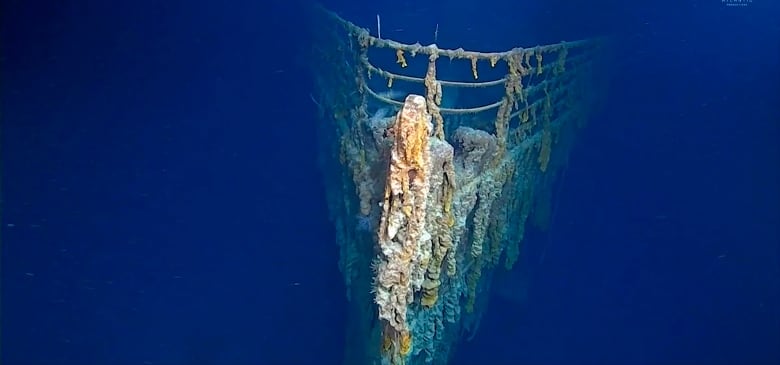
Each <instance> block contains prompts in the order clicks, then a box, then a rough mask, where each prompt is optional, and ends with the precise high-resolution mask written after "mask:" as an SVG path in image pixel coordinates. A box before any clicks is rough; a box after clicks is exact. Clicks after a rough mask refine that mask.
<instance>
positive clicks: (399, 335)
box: [374, 95, 432, 358]
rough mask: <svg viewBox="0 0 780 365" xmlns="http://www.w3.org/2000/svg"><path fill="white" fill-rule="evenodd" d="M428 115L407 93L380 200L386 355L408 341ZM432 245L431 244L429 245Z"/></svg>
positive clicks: (425, 183)
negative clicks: (389, 340)
mask: <svg viewBox="0 0 780 365" xmlns="http://www.w3.org/2000/svg"><path fill="white" fill-rule="evenodd" d="M431 127H432V126H431V116H430V114H428V111H427V106H426V102H425V98H424V97H422V96H420V95H409V96H407V97H406V101H405V102H404V106H403V107H402V108H401V111H400V112H399V113H398V115H397V117H396V121H395V125H394V126H393V130H394V133H393V134H394V136H395V139H394V141H393V145H392V147H391V149H390V167H389V171H388V175H387V182H386V185H385V197H384V202H383V203H382V217H381V220H380V225H379V232H378V233H379V234H378V242H379V247H380V248H381V251H382V253H381V255H380V260H381V263H380V264H379V266H378V268H379V269H378V270H377V276H376V280H375V282H376V288H375V293H376V295H375V297H374V300H375V301H376V303H377V305H378V306H379V318H380V319H381V320H382V321H384V323H386V326H384V329H383V332H384V334H383V336H382V337H383V338H385V339H392V346H390V348H392V349H394V352H395V353H393V354H390V355H391V356H390V358H396V357H399V356H401V357H402V356H404V355H406V354H408V352H409V349H410V348H411V345H412V338H411V332H410V331H411V330H410V328H409V323H408V322H407V318H406V313H407V310H408V305H409V304H411V303H412V298H413V295H414V286H413V283H412V281H411V280H410V279H411V277H412V274H413V273H414V272H415V271H417V270H418V267H417V266H418V265H420V262H419V261H418V260H419V257H421V256H423V254H422V250H424V249H425V248H424V247H423V245H422V241H423V240H424V239H425V238H424V232H425V214H426V204H427V200H428V193H429V191H430V183H429V176H430V171H429V170H430V158H431V156H430V149H429V145H428V142H429V138H430V134H431ZM428 249H430V248H428Z"/></svg>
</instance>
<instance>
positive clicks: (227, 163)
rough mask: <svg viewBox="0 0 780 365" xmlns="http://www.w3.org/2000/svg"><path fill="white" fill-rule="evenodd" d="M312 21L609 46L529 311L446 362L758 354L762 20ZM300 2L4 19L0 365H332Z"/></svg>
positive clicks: (766, 207)
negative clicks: (605, 83)
mask: <svg viewBox="0 0 780 365" xmlns="http://www.w3.org/2000/svg"><path fill="white" fill-rule="evenodd" d="M323 4H324V5H325V6H326V7H327V8H329V9H332V10H334V11H337V12H338V13H339V14H341V15H342V16H344V17H345V18H347V19H349V20H351V21H354V22H355V23H357V24H359V25H361V26H365V27H374V24H375V21H376V20H375V19H376V15H377V14H381V17H382V27H383V28H382V29H383V30H382V31H383V35H385V36H386V37H395V38H398V39H399V40H400V41H404V42H416V41H420V42H422V43H427V42H430V41H431V40H430V39H431V35H432V32H433V29H434V27H435V26H436V25H438V29H439V32H438V41H439V43H440V44H441V46H443V47H451V48H457V47H460V46H463V47H467V48H468V47H470V48H477V49H479V50H494V49H504V48H509V47H513V46H516V45H517V44H518V43H521V44H522V45H528V46H533V45H536V44H544V43H550V42H558V41H561V40H571V39H580V38H587V37H592V36H599V35H608V36H611V37H612V46H613V50H612V53H613V59H612V61H611V63H612V64H611V68H610V84H609V89H608V92H607V98H606V103H605V105H604V107H603V108H602V110H601V111H600V112H599V113H598V114H597V115H594V116H593V118H592V120H591V122H590V124H589V125H588V127H587V128H586V129H585V130H584V133H583V134H582V135H581V136H580V140H579V142H578V143H577V146H576V148H575V149H574V150H573V151H572V155H571V158H570V163H569V168H568V169H567V172H566V175H565V179H564V180H563V181H562V182H560V186H558V189H557V191H558V196H557V197H556V198H555V200H556V204H555V206H556V209H555V215H554V219H553V222H552V229H551V230H550V233H549V234H548V235H547V236H545V237H537V238H538V239H540V240H546V241H547V242H548V243H547V244H546V245H544V246H543V248H541V249H539V252H534V253H532V254H533V255H535V256H534V257H539V260H538V261H535V262H534V265H535V272H536V275H535V276H534V277H533V280H532V281H531V283H530V284H529V287H530V291H529V294H528V303H527V305H526V306H524V307H523V308H522V310H519V309H518V308H517V306H516V305H514V304H515V303H513V302H512V301H511V300H509V299H507V298H506V297H502V296H499V295H497V296H496V298H494V299H495V300H493V301H492V303H491V307H490V309H489V310H488V311H487V312H486V316H485V317H484V318H483V320H482V324H481V327H480V330H479V333H478V334H477V335H476V336H475V337H474V339H473V340H472V341H470V342H464V343H462V344H460V345H459V352H458V354H457V356H455V358H454V359H453V362H454V364H458V365H469V364H490V363H494V364H775V363H778V362H780V347H779V346H777V344H778V343H780V249H779V248H778V243H779V242H780V232H779V228H778V227H779V226H778V224H780V185H778V184H779V183H780V180H779V179H778V169H779V167H780V161H779V160H780V150H779V149H778V148H779V147H778V141H779V140H780V139H779V138H780V131H779V130H778V125H779V124H780V25H779V24H780V23H778V22H777V19H779V18H780V7H778V5H777V4H776V3H774V2H772V1H769V0H752V1H748V0H744V1H737V0H729V1H724V0H698V1H694V0H686V1H648V0H645V1H635V2H625V1H616V0H591V1H584V0H552V1H543V2H542V1H537V2H523V3H520V2H517V1H506V0H497V1H495V2H489V3H479V2H464V1H461V0H456V1H449V2H448V1H427V2H425V1H421V2H414V1H406V0H401V1H395V2H382V3H370V2H358V1H325V2H323ZM307 6H311V5H310V4H303V3H298V2H284V1H281V0H274V1H269V2H260V1H236V2H232V3H225V4H218V3H216V2H206V1H187V2H185V1H168V2H152V1H143V0H141V1H136V2H125V3H118V2H105V1H96V0H82V1H60V2H34V1H5V2H3V4H2V12H0V14H1V15H0V16H2V22H1V24H2V34H1V35H0V36H2V75H1V77H2V78H0V80H1V81H0V82H1V84H0V87H1V88H2V107H1V109H0V113H1V114H0V118H2V131H1V133H2V135H1V138H2V140H1V146H2V150H1V151H0V154H1V156H2V231H1V234H2V261H1V263H2V266H1V267H0V270H1V271H0V274H1V277H2V283H1V287H0V290H1V291H0V294H2V296H1V297H0V299H1V300H2V302H1V303H0V310H1V312H0V330H1V332H0V351H1V353H0V356H1V357H0V360H1V361H2V363H3V364H8V365H17V364H19V365H49V364H51V365H54V364H112V365H113V364H116V365H120V364H122V365H123V364H145V365H150V364H154V365H157V364H199V365H213V364H214V365H215V364H314V363H318V364H338V363H341V361H342V354H343V350H344V347H345V346H348V344H345V343H344V338H345V322H346V317H347V315H348V313H346V310H347V309H346V308H347V304H346V300H347V299H346V296H345V287H344V283H343V281H342V276H341V274H340V273H339V271H338V266H337V263H338V260H339V257H338V255H339V252H338V246H337V243H336V240H335V231H334V229H333V227H332V225H331V223H330V222H329V220H328V212H327V208H326V205H325V203H326V202H325V194H324V190H323V189H324V186H323V183H322V182H321V175H320V171H319V168H318V166H317V153H318V148H317V147H316V144H317V141H316V128H315V126H316V123H317V120H316V119H315V114H316V105H314V104H313V103H311V101H310V96H309V95H310V94H311V93H312V90H311V88H312V81H311V76H310V75H309V74H308V73H307V72H308V69H307V61H308V60H307V59H306V58H305V57H302V56H301V55H302V54H304V52H302V51H303V50H305V49H306V48H307V47H311V44H310V40H309V34H310V31H311V29H309V28H310V27H309V24H308V23H307V20H306V17H304V16H302V13H303V11H304V10H305V9H306V7H307ZM526 43H527V44H526Z"/></svg>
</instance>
